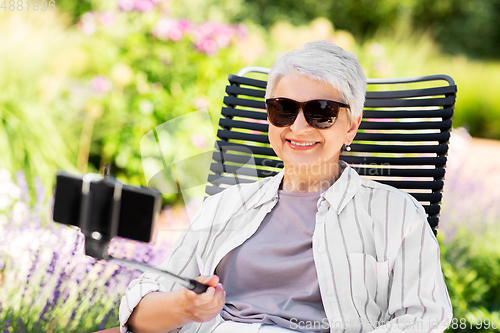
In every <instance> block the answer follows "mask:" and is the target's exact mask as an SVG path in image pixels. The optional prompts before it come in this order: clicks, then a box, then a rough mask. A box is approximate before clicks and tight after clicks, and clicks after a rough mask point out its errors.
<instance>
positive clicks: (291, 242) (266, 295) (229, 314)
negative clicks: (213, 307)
mask: <svg viewBox="0 0 500 333" xmlns="http://www.w3.org/2000/svg"><path fill="white" fill-rule="evenodd" d="M278 195H279V201H278V203H277V204H276V206H275V207H274V209H273V210H272V211H271V212H270V213H269V214H267V216H266V217H265V218H264V220H263V221H262V224H261V225H260V227H259V229H258V230H257V232H256V233H255V234H254V235H253V236H252V237H250V238H249V239H247V240H246V241H245V242H244V243H243V244H242V245H241V246H239V247H237V248H235V249H234V250H232V251H231V252H229V253H228V254H227V255H226V256H225V257H224V258H223V259H222V260H221V262H220V263H219V265H218V266H217V269H216V271H215V272H216V274H217V275H218V276H219V277H220V281H221V283H222V284H223V286H224V290H225V291H226V294H227V295H226V304H225V305H224V308H223V310H222V312H221V315H222V317H223V318H224V319H226V320H233V321H236V322H243V323H263V324H275V325H279V326H282V327H286V328H290V327H291V326H292V327H294V326H295V327H296V326H297V325H294V326H293V325H292V323H295V324H296V323H298V322H303V323H307V322H309V321H312V322H315V323H317V326H315V327H317V328H318V329H317V331H318V332H329V330H328V329H321V328H320V327H324V326H325V325H321V323H322V322H323V321H324V320H326V319H325V318H326V314H325V310H324V307H323V303H322V301H321V295H320V292H319V283H318V276H317V274H316V268H315V266H314V260H313V252H312V235H313V232H314V228H315V224H316V222H315V221H316V218H315V216H316V211H317V209H316V204H317V201H318V199H319V197H320V195H321V192H309V193H299V192H289V191H283V190H280V191H279V194H278ZM292 318H293V320H292ZM291 320H292V321H291ZM304 326H305V324H304ZM295 329H297V328H295ZM308 331H311V330H308Z"/></svg>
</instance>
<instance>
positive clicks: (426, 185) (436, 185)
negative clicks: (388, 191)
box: [379, 180, 444, 191]
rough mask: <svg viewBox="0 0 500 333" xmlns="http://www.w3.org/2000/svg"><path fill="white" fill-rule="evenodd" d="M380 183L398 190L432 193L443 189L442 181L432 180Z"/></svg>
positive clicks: (382, 181) (383, 181)
mask: <svg viewBox="0 0 500 333" xmlns="http://www.w3.org/2000/svg"><path fill="white" fill-rule="evenodd" d="M379 182H380V183H384V184H386V185H390V186H392V187H395V188H399V189H408V190H410V189H411V190H415V189H430V190H433V191H437V190H442V189H443V185H444V183H443V181H442V180H433V181H398V180H380V181H379Z"/></svg>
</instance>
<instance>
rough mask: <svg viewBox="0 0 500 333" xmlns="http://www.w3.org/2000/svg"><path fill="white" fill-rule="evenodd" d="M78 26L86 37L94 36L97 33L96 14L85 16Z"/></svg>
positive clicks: (90, 13)
mask: <svg viewBox="0 0 500 333" xmlns="http://www.w3.org/2000/svg"><path fill="white" fill-rule="evenodd" d="M76 26H77V27H78V29H80V30H81V31H82V32H83V33H84V34H86V35H92V34H94V33H95V31H96V25H95V15H94V13H92V12H88V13H85V14H83V15H82V17H81V18H80V20H79V21H78V23H77V24H76Z"/></svg>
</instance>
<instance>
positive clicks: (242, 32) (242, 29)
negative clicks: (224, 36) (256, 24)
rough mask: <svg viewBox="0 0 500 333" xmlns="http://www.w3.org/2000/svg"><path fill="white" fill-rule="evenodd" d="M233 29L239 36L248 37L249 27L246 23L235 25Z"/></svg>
mask: <svg viewBox="0 0 500 333" xmlns="http://www.w3.org/2000/svg"><path fill="white" fill-rule="evenodd" d="M233 29H234V32H235V33H236V35H237V36H238V37H239V38H246V37H247V36H248V29H247V27H246V26H245V25H244V24H237V25H235V26H233Z"/></svg>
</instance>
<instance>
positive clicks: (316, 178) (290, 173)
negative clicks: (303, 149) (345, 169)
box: [280, 163, 342, 192]
mask: <svg viewBox="0 0 500 333" xmlns="http://www.w3.org/2000/svg"><path fill="white" fill-rule="evenodd" d="M341 173H342V166H341V165H340V164H339V163H334V164H328V165H322V166H318V167H317V168H315V169H311V168H305V167H303V168H300V169H299V168H296V167H294V166H293V165H287V164H285V175H284V176H283V180H282V182H281V185H280V189H281V190H285V191H293V192H316V191H326V190H327V189H328V188H329V187H330V186H332V185H333V183H335V181H336V180H337V179H338V178H339V177H340V174H341Z"/></svg>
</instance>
